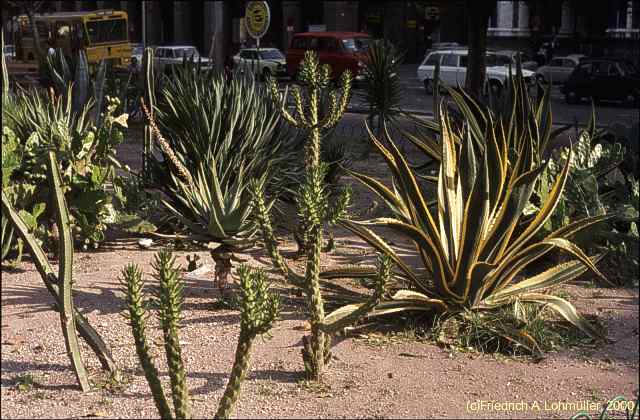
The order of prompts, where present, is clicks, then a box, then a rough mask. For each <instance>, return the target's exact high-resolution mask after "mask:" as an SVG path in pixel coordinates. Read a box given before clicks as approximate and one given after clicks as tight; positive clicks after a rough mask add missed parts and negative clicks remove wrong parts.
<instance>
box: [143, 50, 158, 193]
mask: <svg viewBox="0 0 640 420" xmlns="http://www.w3.org/2000/svg"><path fill="white" fill-rule="evenodd" d="M142 68H143V69H144V77H143V87H144V100H145V102H146V103H147V104H149V114H150V115H151V118H153V109H154V106H155V75H154V70H153V50H152V49H151V48H145V50H144V54H143V56H142ZM152 140H153V133H152V131H151V125H150V124H149V123H147V124H145V126H144V143H143V146H142V173H143V175H144V176H145V178H146V180H147V181H148V180H149V177H150V172H149V156H150V155H151V153H152V152H153V141H152Z"/></svg>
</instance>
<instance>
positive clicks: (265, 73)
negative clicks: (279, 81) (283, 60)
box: [262, 67, 271, 82]
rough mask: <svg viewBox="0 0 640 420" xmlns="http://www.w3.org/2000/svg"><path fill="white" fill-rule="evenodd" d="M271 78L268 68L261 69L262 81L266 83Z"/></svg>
mask: <svg viewBox="0 0 640 420" xmlns="http://www.w3.org/2000/svg"><path fill="white" fill-rule="evenodd" d="M270 77H271V70H269V68H268V67H265V68H264V69H262V81H263V82H266V81H267V80H269V78H270Z"/></svg>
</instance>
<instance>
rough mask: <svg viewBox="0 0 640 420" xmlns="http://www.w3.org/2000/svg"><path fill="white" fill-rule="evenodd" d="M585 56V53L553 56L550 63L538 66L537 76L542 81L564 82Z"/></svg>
mask: <svg viewBox="0 0 640 420" xmlns="http://www.w3.org/2000/svg"><path fill="white" fill-rule="evenodd" d="M585 57H586V56H585V55H583V54H571V55H567V56H563V57H553V58H552V59H551V61H549V63H548V64H546V65H544V66H540V67H538V70H537V71H536V78H537V79H538V80H539V81H540V82H542V83H549V82H551V83H553V84H562V83H564V82H565V81H566V80H567V78H568V77H569V75H570V74H571V72H572V71H573V69H574V68H575V67H576V66H577V65H578V64H579V63H580V60H581V59H583V58H585Z"/></svg>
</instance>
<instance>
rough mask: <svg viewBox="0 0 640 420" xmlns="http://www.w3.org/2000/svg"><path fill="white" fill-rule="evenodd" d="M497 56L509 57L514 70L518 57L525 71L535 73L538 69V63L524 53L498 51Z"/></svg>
mask: <svg viewBox="0 0 640 420" xmlns="http://www.w3.org/2000/svg"><path fill="white" fill-rule="evenodd" d="M496 54H500V55H506V56H509V57H510V59H511V63H512V66H513V69H514V70H515V66H516V57H517V56H520V64H521V65H522V68H523V69H525V70H531V71H535V70H536V69H537V68H538V62H537V61H536V60H534V59H533V57H531V56H530V55H529V54H526V53H524V52H522V51H515V50H500V51H496Z"/></svg>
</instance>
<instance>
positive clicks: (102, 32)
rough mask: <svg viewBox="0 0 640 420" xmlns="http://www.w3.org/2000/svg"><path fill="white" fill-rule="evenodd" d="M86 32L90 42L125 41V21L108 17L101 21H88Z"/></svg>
mask: <svg viewBox="0 0 640 420" xmlns="http://www.w3.org/2000/svg"><path fill="white" fill-rule="evenodd" d="M87 32H88V34H89V41H90V43H91V44H101V43H105V42H117V41H122V42H126V41H127V39H128V38H127V21H126V20H125V19H110V20H102V21H88V22H87Z"/></svg>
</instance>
